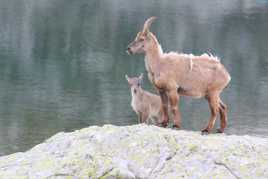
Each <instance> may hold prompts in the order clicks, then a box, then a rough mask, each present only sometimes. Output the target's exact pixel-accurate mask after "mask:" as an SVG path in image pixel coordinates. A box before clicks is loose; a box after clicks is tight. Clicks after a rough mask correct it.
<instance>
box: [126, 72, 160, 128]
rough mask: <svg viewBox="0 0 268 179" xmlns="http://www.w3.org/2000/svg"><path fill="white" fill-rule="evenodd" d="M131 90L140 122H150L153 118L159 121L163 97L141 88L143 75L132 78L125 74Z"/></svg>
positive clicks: (133, 103)
mask: <svg viewBox="0 0 268 179" xmlns="http://www.w3.org/2000/svg"><path fill="white" fill-rule="evenodd" d="M125 77H126V79H127V81H128V84H129V87H130V90H131V96H132V100H131V106H132V108H133V110H134V111H135V112H136V114H137V115H138V120H139V122H140V123H147V124H148V123H149V122H150V120H152V121H153V122H154V123H158V119H160V117H161V99H160V97H159V96H158V95H155V94H152V93H150V92H148V91H145V90H143V89H142V88H141V82H142V78H143V75H142V74H141V75H140V76H139V77H133V78H130V77H128V76H127V75H126V76H125Z"/></svg>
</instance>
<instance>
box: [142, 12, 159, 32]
mask: <svg viewBox="0 0 268 179" xmlns="http://www.w3.org/2000/svg"><path fill="white" fill-rule="evenodd" d="M155 19H157V17H154V16H153V17H150V18H149V19H147V20H146V21H145V23H144V25H143V30H142V32H143V33H145V32H147V31H149V28H150V26H151V25H152V23H153V22H154V20H155Z"/></svg>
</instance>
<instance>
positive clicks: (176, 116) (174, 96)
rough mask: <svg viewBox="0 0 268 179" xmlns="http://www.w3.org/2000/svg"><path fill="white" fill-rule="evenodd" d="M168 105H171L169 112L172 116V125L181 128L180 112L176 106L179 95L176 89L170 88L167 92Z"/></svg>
mask: <svg viewBox="0 0 268 179" xmlns="http://www.w3.org/2000/svg"><path fill="white" fill-rule="evenodd" d="M168 97H169V102H170V107H171V113H172V115H173V116H172V117H173V121H174V124H173V127H175V128H181V114H180V110H179V107H178V101H179V98H180V96H179V95H178V93H177V90H172V91H170V92H169V93H168Z"/></svg>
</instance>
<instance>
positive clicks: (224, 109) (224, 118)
mask: <svg viewBox="0 0 268 179" xmlns="http://www.w3.org/2000/svg"><path fill="white" fill-rule="evenodd" d="M219 111H220V120H221V124H220V128H219V129H217V132H218V133H223V132H224V129H225V127H226V126H227V105H226V104H224V103H223V102H222V100H221V99H220V105H219Z"/></svg>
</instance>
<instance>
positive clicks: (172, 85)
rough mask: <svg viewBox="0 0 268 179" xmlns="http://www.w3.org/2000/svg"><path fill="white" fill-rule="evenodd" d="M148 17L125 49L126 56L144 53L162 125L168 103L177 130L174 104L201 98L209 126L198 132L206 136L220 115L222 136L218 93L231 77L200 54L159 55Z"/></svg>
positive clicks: (224, 119) (222, 108) (209, 57)
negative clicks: (158, 99) (159, 104)
mask: <svg viewBox="0 0 268 179" xmlns="http://www.w3.org/2000/svg"><path fill="white" fill-rule="evenodd" d="M155 19H156V18H155V17H151V18H149V19H147V20H146V22H145V23H144V26H143V30H142V31H141V32H139V33H138V34H137V36H136V38H135V40H134V41H133V42H132V43H130V45H129V46H128V48H127V52H128V53H129V54H136V53H144V54H145V67H146V69H147V72H148V77H149V79H150V81H151V82H152V83H153V85H154V86H155V87H156V88H157V89H158V91H159V94H160V97H161V101H162V111H163V115H162V125H163V126H167V124H168V119H169V118H168V103H169V104H170V107H171V113H172V114H173V119H174V127H178V128H180V127H181V116H180V111H179V108H178V105H177V103H178V101H179V98H180V96H181V95H185V96H192V97H196V98H199V97H205V98H206V99H207V100H208V103H209V107H210V110H211V116H210V119H209V122H208V124H207V126H206V128H204V129H203V130H202V132H203V133H210V132H211V129H212V128H213V126H214V123H215V120H216V117H217V114H218V113H219V114H220V120H221V126H220V129H218V132H223V131H224V128H225V127H226V125H227V106H226V105H225V104H224V103H223V102H222V101H221V99H220V93H221V92H222V90H223V89H224V88H225V87H226V86H227V85H228V83H229V82H230V80H231V77H230V75H229V73H228V72H227V70H226V69H225V67H224V66H223V65H222V64H221V63H220V61H219V59H218V58H217V57H214V56H212V55H208V54H203V55H201V56H194V55H192V54H190V55H187V54H179V53H175V52H170V53H163V51H162V48H161V46H160V44H159V43H158V40H157V38H156V37H155V35H154V34H153V33H151V32H150V31H149V27H150V25H151V23H152V22H153V21H154V20H155Z"/></svg>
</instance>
